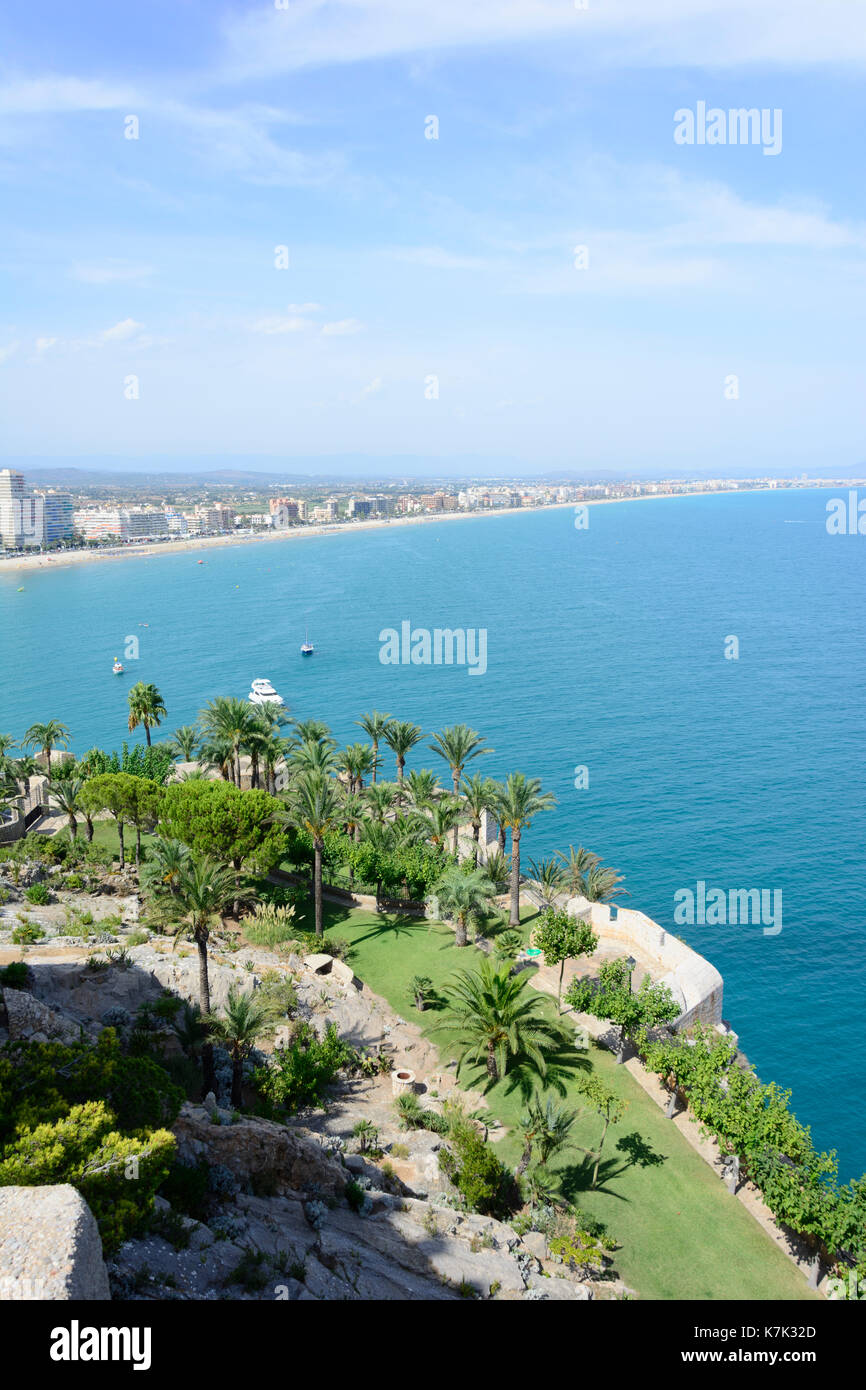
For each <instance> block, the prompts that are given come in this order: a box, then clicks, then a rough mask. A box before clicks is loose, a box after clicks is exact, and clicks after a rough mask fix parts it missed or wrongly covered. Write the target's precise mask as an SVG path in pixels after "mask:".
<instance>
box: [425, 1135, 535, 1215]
mask: <svg viewBox="0 0 866 1390" xmlns="http://www.w3.org/2000/svg"><path fill="white" fill-rule="evenodd" d="M449 1142H450V1144H451V1148H450V1149H446V1148H443V1149H442V1150H441V1152H440V1155H439V1166H440V1168H441V1169H442V1171H443V1172H444V1173H445V1176H446V1177H447V1178H449V1179H450V1181H451V1182H452V1183H453V1184H454V1186H455V1187H456V1188H457V1190H458V1192H459V1193H460V1195H461V1197H462V1198H463V1201H464V1202H465V1204H466V1207H467V1208H468V1210H469V1211H475V1212H478V1213H480V1215H482V1216H494V1217H496V1218H497V1220H499V1221H507V1220H508V1217H509V1216H510V1215H511V1213H512V1212H513V1211H514V1210H515V1209H516V1207H517V1206H518V1205H519V1202H520V1197H519V1194H518V1192H517V1188H516V1184H515V1180H514V1175H513V1173H511V1172H510V1170H509V1169H508V1168H506V1167H505V1166H504V1164H503V1163H501V1162H500V1160H499V1159H498V1158H497V1156H496V1154H495V1153H494V1151H493V1149H492V1148H491V1146H490V1145H489V1144H486V1143H485V1142H484V1140H483V1139H482V1138H481V1135H480V1134H478V1133H477V1131H476V1130H475V1129H474V1128H472V1127H470V1126H469V1125H465V1126H454V1127H452V1130H451V1133H450V1135H449Z"/></svg>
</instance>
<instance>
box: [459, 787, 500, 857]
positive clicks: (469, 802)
mask: <svg viewBox="0 0 866 1390" xmlns="http://www.w3.org/2000/svg"><path fill="white" fill-rule="evenodd" d="M460 794H461V796H462V797H463V804H464V806H465V807H466V810H467V811H468V812H469V818H470V822H471V824H472V839H473V842H474V845H475V850H474V854H473V858H474V862H475V867H476V869H477V868H478V837H479V835H480V834H481V817H482V816H483V815H484V812H485V811H490V810H492V808H493V806H494V804H495V802H496V794H497V785H496V783H495V782H493V781H492V780H491V779H490V778H489V777H482V776H481V773H480V772H475V773H473V774H472V776H471V777H464V779H463V783H462V785H461V787H460Z"/></svg>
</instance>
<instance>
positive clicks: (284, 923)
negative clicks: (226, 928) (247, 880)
mask: <svg viewBox="0 0 866 1390" xmlns="http://www.w3.org/2000/svg"><path fill="white" fill-rule="evenodd" d="M294 917H295V909H294V908H293V907H278V906H276V905H275V904H273V903H261V902H260V903H257V904H256V907H255V911H254V912H251V913H249V914H248V916H246V917H243V918H242V919H241V930H242V931H243V934H244V936H245V937H246V939H247V941H249V942H251V944H252V945H253V946H266V947H269V948H270V949H271V950H273V949H274V947H275V946H280V945H282V943H283V942H284V941H291V940H292V938H293V937H294V935H295V931H296V929H295V926H294Z"/></svg>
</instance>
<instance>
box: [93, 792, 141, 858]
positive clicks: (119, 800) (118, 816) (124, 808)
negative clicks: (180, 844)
mask: <svg viewBox="0 0 866 1390" xmlns="http://www.w3.org/2000/svg"><path fill="white" fill-rule="evenodd" d="M136 782H137V779H136V778H135V777H131V776H130V775H129V773H127V772H105V773H102V774H100V775H99V776H97V777H91V778H89V780H88V781H87V782H86V783H85V784H84V787H83V788H82V790H81V793H80V796H81V804H82V806H86V807H87V809H88V810H89V811H90V813H91V815H92V814H93V813H94V812H96V811H108V812H110V814H111V815H112V816H113V817H114V821H115V824H116V825H117V837H118V840H119V842H120V868H121V871H122V870H123V869H125V868H126V845H125V843H124V838H123V828H124V826H125V825H129V824H131V823H133V822H134V820H135V817H136V816H137V814H138V798H137V791H136Z"/></svg>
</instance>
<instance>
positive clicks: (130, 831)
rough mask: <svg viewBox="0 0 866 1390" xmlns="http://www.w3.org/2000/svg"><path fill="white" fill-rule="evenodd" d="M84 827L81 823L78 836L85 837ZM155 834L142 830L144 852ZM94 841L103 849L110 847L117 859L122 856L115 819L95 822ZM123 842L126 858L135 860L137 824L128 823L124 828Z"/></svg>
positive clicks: (142, 848) (142, 849) (131, 860)
mask: <svg viewBox="0 0 866 1390" xmlns="http://www.w3.org/2000/svg"><path fill="white" fill-rule="evenodd" d="M83 837H84V827H83V825H81V824H79V828H78V838H79V839H83ZM154 838H155V836H153V835H148V833H147V831H143V832H142V836H141V851H142V854H144V850H145V846H146V845H149V844H151V842H152V841H153V840H154ZM93 843H94V844H95V845H101V846H102V848H103V849H110V850H111V852H112V854H113V855H114V857H115V859H119V858H120V837H119V836H118V833H117V825H116V823H115V822H114V821H113V820H97V821H94V822H93ZM123 843H124V846H125V848H126V858H127V860H128V861H130V862H133V863H134V862H135V826H134V825H133V826H130V825H126V826H124V828H123Z"/></svg>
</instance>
